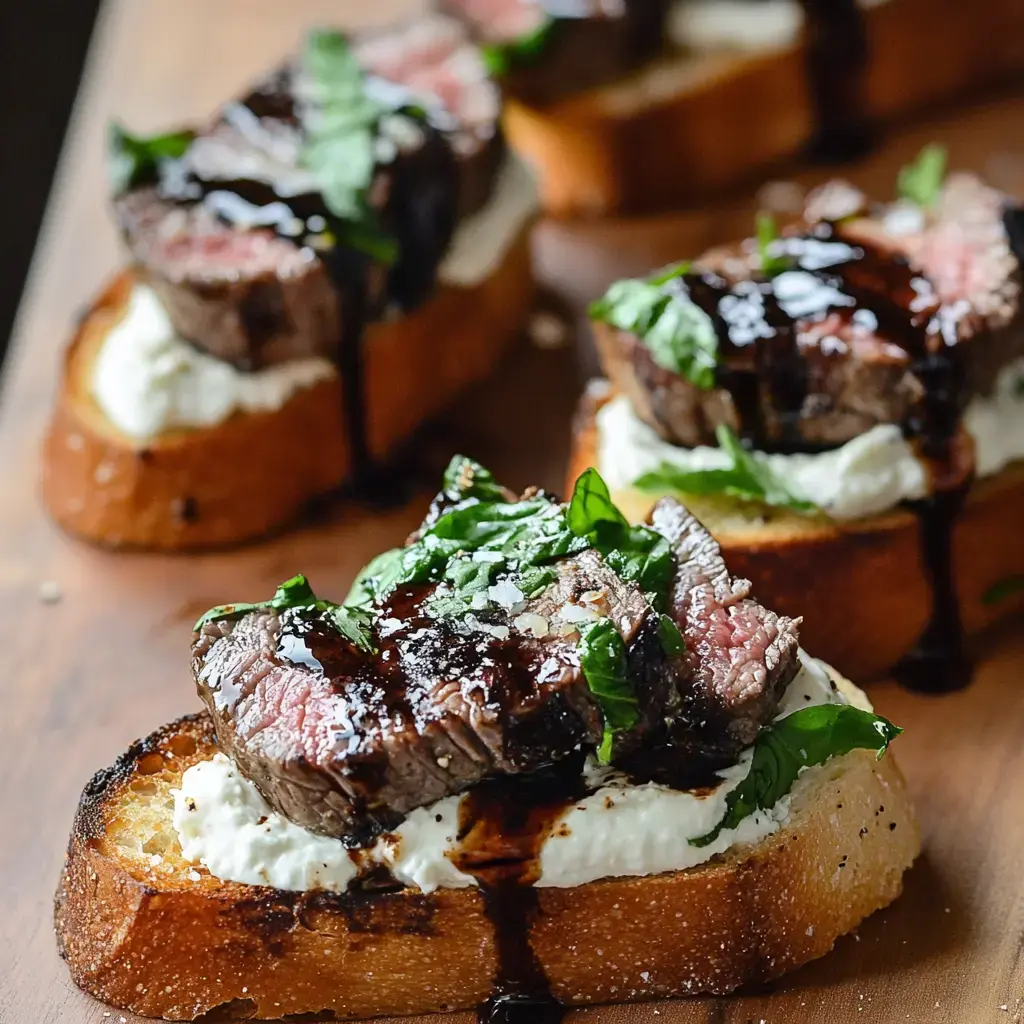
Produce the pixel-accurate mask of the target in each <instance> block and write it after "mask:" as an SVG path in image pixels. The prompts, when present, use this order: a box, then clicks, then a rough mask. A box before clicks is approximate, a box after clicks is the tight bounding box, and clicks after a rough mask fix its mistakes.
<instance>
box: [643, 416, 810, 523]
mask: <svg viewBox="0 0 1024 1024" xmlns="http://www.w3.org/2000/svg"><path fill="white" fill-rule="evenodd" d="M716 433H717V436H718V445H719V447H720V448H721V449H722V451H724V452H725V453H726V454H727V455H728V456H729V459H730V461H731V463H732V465H730V466H728V467H723V468H721V469H692V470H687V469H682V468H680V467H679V466H674V465H672V464H671V463H668V462H663V463H662V464H661V465H660V466H658V468H657V469H654V470H652V471H651V472H649V473H644V474H643V476H641V477H639V478H638V479H637V480H636V481H635V483H634V485H633V486H634V487H636V488H637V489H638V490H641V491H647V492H649V493H658V492H663V491H673V492H675V493H678V494H724V495H728V496H729V497H733V498H740V499H741V500H743V501H757V502H760V503H761V504H763V505H772V506H776V507H779V508H788V509H791V510H792V511H794V512H799V513H801V514H804V515H810V514H813V513H815V512H817V511H818V508H817V506H816V505H815V504H814V503H813V502H810V501H807V500H806V499H804V498H800V497H797V496H796V495H795V494H794V493H793V492H792V491H791V490H790V489H789V487H788V486H787V485H786V484H785V482H784V481H783V480H782V479H781V477H780V476H779V475H778V473H776V472H775V470H773V469H772V468H771V466H770V465H769V464H768V463H767V462H764V461H762V460H761V459H759V458H758V457H757V456H756V455H753V454H751V453H750V452H748V451H747V450H746V449H745V448H744V447H743V445H742V444H741V443H740V440H739V438H738V437H737V436H736V435H735V434H734V433H733V431H732V430H731V429H730V428H729V427H727V426H726V425H724V424H722V425H721V426H719V427H718V430H717V431H716Z"/></svg>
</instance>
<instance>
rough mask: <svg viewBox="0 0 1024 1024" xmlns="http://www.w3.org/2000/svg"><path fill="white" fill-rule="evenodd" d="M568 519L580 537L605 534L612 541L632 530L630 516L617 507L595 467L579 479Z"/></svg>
mask: <svg viewBox="0 0 1024 1024" xmlns="http://www.w3.org/2000/svg"><path fill="white" fill-rule="evenodd" d="M567 519H568V522H569V529H570V530H572V532H573V533H575V534H576V536H577V537H590V536H592V537H594V538H595V539H598V538H600V537H601V535H602V534H604V535H605V537H606V538H607V541H608V542H610V543H615V542H616V541H617V540H619V539H620V538H621V537H622V536H623V535H624V534H625V532H626V531H628V530H629V520H628V519H627V518H626V517H625V516H624V515H623V514H622V513H621V512H620V511H619V510H618V509H617V508H616V507H615V504H614V502H613V501H612V496H611V492H610V491H609V490H608V485H607V484H606V483H605V482H604V480H603V479H602V478H601V474H600V473H598V471H597V470H596V469H594V468H593V467H591V468H590V469H586V470H584V471H583V473H582V474H581V475H580V476H579V478H578V479H577V480H576V486H575V487H574V488H573V492H572V500H571V501H570V502H569V509H568V513H567Z"/></svg>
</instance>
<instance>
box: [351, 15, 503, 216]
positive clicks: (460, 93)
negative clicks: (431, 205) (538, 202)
mask: <svg viewBox="0 0 1024 1024" xmlns="http://www.w3.org/2000/svg"><path fill="white" fill-rule="evenodd" d="M353 47H354V50H355V54H356V57H357V59H358V60H359V63H360V64H362V66H363V67H365V68H366V69H367V70H368V71H370V72H372V73H373V74H375V75H378V76H379V77H380V78H382V79H384V80H385V81H388V82H395V83H398V84H399V85H401V86H404V87H405V88H406V89H408V90H409V92H410V93H411V94H412V96H413V97H414V98H415V99H416V100H417V101H418V102H422V103H423V104H424V105H425V106H426V107H427V110H428V113H429V116H430V118H431V120H432V122H433V123H434V124H435V126H436V127H438V128H439V129H441V130H442V131H443V132H445V134H446V135H447V136H448V138H449V139H450V140H451V143H452V148H453V149H454V151H455V156H456V158H457V160H458V164H459V213H460V215H463V216H464V215H466V214H469V213H472V212H474V211H475V210H478V209H480V207H482V206H483V205H484V204H485V203H486V202H487V200H488V199H489V198H490V195H491V192H492V190H493V186H494V177H495V174H496V173H497V170H498V167H499V165H500V163H501V158H502V156H503V155H504V151H505V147H504V143H503V140H502V136H501V131H500V129H499V125H498V119H499V117H500V116H501V96H500V93H499V90H498V86H497V85H496V84H495V82H494V80H493V79H492V78H491V77H490V75H489V74H488V71H487V67H486V65H485V64H484V61H483V57H482V56H481V53H480V50H479V48H478V47H477V46H476V45H475V44H474V43H473V42H472V41H471V40H470V37H469V29H468V28H467V26H466V25H465V24H463V23H462V22H460V21H458V20H456V19H455V18H450V17H448V16H447V15H444V14H439V13H433V12H430V13H426V14H422V15H420V16H419V17H416V18H413V19H411V20H409V21H407V22H404V23H402V24H400V25H397V26H393V27H391V28H387V29H381V30H376V31H373V32H367V33H364V34H362V35H360V36H358V37H356V39H354V40H353Z"/></svg>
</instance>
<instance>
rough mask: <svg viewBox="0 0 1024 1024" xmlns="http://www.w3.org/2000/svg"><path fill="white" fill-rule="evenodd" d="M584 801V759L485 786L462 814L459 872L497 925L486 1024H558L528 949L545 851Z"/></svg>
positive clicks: (483, 1012) (558, 1010)
mask: <svg viewBox="0 0 1024 1024" xmlns="http://www.w3.org/2000/svg"><path fill="white" fill-rule="evenodd" d="M585 794H586V786H585V783H584V779H583V775H582V761H581V759H580V758H576V757H573V758H569V759H567V760H566V761H564V762H562V763H560V764H559V765H557V766H551V767H549V768H547V769H544V770H541V771H538V772H531V773H529V774H527V775H522V776H518V777H517V776H508V777H506V778H503V779H494V780H492V781H489V782H484V783H481V784H479V785H477V786H474V787H473V788H472V789H471V790H469V791H468V792H467V793H466V795H465V797H464V798H463V800H462V804H461V805H460V808H459V842H460V847H459V854H458V857H457V858H456V861H455V863H456V866H457V867H458V868H459V869H460V870H461V871H464V872H466V873H467V874H470V875H473V877H474V878H476V879H477V881H478V882H479V884H480V892H481V895H482V897H483V901H484V910H485V912H486V914H487V916H488V918H489V920H490V921H491V923H492V924H493V926H494V942H495V953H496V960H497V969H496V973H495V978H494V987H493V994H492V995H491V998H490V999H488V1000H487V1002H486V1003H484V1004H483V1005H482V1006H481V1007H480V1008H479V1010H478V1014H477V1019H478V1021H479V1022H480V1024H558V1022H559V1021H561V1020H562V1017H563V1016H564V1012H565V1011H564V1008H563V1006H562V1004H561V1003H560V1002H559V1001H558V1000H557V999H556V998H555V997H554V996H553V995H552V993H551V986H550V984H549V983H548V979H547V975H546V974H545V973H544V968H543V967H542V965H541V964H540V962H539V961H538V959H537V956H536V954H535V953H534V950H533V947H532V945H531V943H530V931H531V928H532V927H533V925H534V923H535V922H536V920H537V918H538V916H539V914H540V912H541V908H540V893H539V890H538V889H537V888H536V886H535V884H534V883H535V882H536V881H537V879H538V878H539V877H540V852H541V847H542V846H543V843H544V840H545V839H546V838H547V836H548V835H549V833H550V831H551V829H552V827H553V825H554V824H555V822H556V821H557V820H558V818H559V816H560V815H561V814H562V813H563V812H564V811H565V810H566V809H567V808H569V807H570V806H571V805H572V803H573V802H574V801H576V800H579V799H580V798H582V797H583V796H584V795H585Z"/></svg>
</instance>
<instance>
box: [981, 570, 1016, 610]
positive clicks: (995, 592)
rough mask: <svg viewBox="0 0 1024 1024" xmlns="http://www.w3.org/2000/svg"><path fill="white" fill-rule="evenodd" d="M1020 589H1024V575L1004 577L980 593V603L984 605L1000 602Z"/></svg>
mask: <svg viewBox="0 0 1024 1024" xmlns="http://www.w3.org/2000/svg"><path fill="white" fill-rule="evenodd" d="M1021 591H1024V576H1007V577H1006V579H1003V580H999V582H998V583H994V584H993V585H992V586H991V587H989V588H988V590H986V591H985V593H984V594H982V596H981V603H982V604H985V605H993V604H1000V603H1002V602H1003V601H1006V600H1008V599H1009V598H1011V597H1013V596H1014V595H1015V594H1019V593H1020V592H1021Z"/></svg>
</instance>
